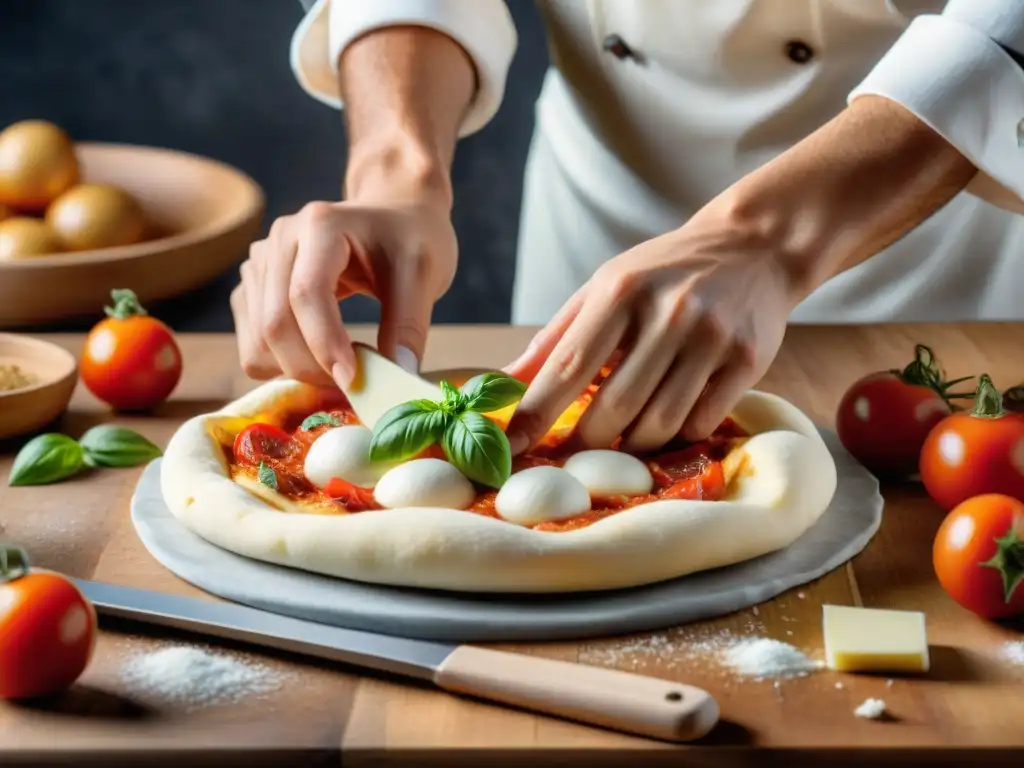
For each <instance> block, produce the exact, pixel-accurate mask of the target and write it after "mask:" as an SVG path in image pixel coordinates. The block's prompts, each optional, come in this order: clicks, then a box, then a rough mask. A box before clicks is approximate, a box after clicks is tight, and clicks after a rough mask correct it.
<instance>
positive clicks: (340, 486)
mask: <svg viewBox="0 0 1024 768" xmlns="http://www.w3.org/2000/svg"><path fill="white" fill-rule="evenodd" d="M324 493H325V494H326V495H327V496H330V497H331V498H332V499H334V500H335V501H340V502H341V503H342V504H344V505H345V509H347V510H348V511H349V512H365V511H366V510H369V509H380V508H381V506H380V504H378V503H377V500H376V499H375V498H373V489H371V488H363V487H362V486H360V485H353V484H352V483H350V482H348V481H347V480H342V479H341V478H340V477H332V478H331V479H330V480H329V481H328V483H327V485H326V486H324Z"/></svg>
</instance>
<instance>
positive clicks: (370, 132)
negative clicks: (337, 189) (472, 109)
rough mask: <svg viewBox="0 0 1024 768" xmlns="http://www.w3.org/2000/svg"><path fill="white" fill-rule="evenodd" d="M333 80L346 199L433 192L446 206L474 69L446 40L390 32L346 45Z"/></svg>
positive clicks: (422, 31)
mask: <svg viewBox="0 0 1024 768" xmlns="http://www.w3.org/2000/svg"><path fill="white" fill-rule="evenodd" d="M338 80H339V87H340V91H341V95H342V98H343V99H344V102H345V112H344V114H345V123H346V127H347V133H348V141H349V154H348V166H347V170H346V174H345V196H346V198H348V199H358V200H363V201H366V200H373V199H380V198H382V197H386V198H388V199H390V200H394V199H395V198H396V197H401V196H406V195H408V196H421V195H423V194H425V193H426V194H430V195H433V196H437V197H438V199H439V201H441V202H442V203H443V204H445V205H447V206H449V207H450V206H451V181H450V168H451V162H452V157H453V155H454V153H455V144H456V141H457V138H458V130H459V125H460V123H461V120H462V118H463V116H464V115H465V112H466V109H467V107H468V106H469V103H470V101H471V99H472V98H473V94H474V91H475V88H476V81H475V69H474V67H473V64H472V61H471V60H470V58H469V57H468V56H467V54H466V52H465V51H464V50H463V49H462V48H461V47H460V46H459V45H458V43H456V42H454V41H453V40H452V39H451V38H449V37H447V36H445V35H443V34H441V33H439V32H436V31H434V30H431V29H427V28H424V27H389V28H385V29H381V30H379V31H376V32H372V33H370V34H368V35H366V36H365V37H363V38H361V39H360V40H357V41H356V42H354V43H353V44H352V45H350V46H349V47H348V48H347V49H346V50H345V52H344V53H343V54H342V56H341V60H340V62H339V66H338Z"/></svg>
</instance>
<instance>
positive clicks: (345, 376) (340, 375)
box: [331, 363, 352, 389]
mask: <svg viewBox="0 0 1024 768" xmlns="http://www.w3.org/2000/svg"><path fill="white" fill-rule="evenodd" d="M331 378H332V379H334V381H335V382H336V383H337V385H338V386H339V387H341V388H342V389H344V388H345V387H347V386H348V385H349V384H351V383H352V372H351V371H350V370H349V369H348V368H347V367H346V366H344V365H342V364H341V363H335V364H334V365H333V366H331Z"/></svg>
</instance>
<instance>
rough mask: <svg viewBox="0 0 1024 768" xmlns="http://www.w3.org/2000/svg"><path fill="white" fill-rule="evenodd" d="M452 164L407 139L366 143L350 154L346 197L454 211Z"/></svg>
mask: <svg viewBox="0 0 1024 768" xmlns="http://www.w3.org/2000/svg"><path fill="white" fill-rule="evenodd" d="M448 168H449V162H448V161H446V160H445V159H444V158H443V157H442V156H441V155H440V153H438V152H435V151H433V150H431V149H430V148H429V147H426V146H424V145H422V144H420V143H418V142H416V141H415V140H413V139H409V138H407V137H396V138H391V137H380V138H377V139H375V140H374V141H373V142H372V143H369V142H366V141H363V142H360V144H359V145H357V146H353V147H352V149H351V150H350V152H349V158H348V164H347V168H346V170H345V181H344V190H343V192H344V197H345V199H346V200H350V201H353V202H360V203H381V202H392V203H393V202H413V201H415V202H417V203H428V204H430V205H436V206H438V207H440V208H442V209H443V210H445V211H446V212H451V208H452V199H453V194H452V185H451V176H450V174H449V170H448Z"/></svg>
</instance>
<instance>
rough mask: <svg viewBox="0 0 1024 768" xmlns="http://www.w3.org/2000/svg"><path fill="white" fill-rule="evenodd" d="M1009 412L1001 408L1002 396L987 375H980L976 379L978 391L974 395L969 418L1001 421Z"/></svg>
mask: <svg viewBox="0 0 1024 768" xmlns="http://www.w3.org/2000/svg"><path fill="white" fill-rule="evenodd" d="M1008 413H1009V411H1007V410H1006V408H1004V407H1003V395H1002V393H1001V392H1000V391H999V390H998V389H996V386H995V384H993V383H992V379H991V377H989V375H988V374H987V373H983V374H981V376H980V377H979V378H978V391H977V393H976V394H975V395H974V408H972V409H971V416H976V417H977V418H979V419H1001V418H1002V417H1003V416H1006V415H1007V414H1008Z"/></svg>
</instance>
